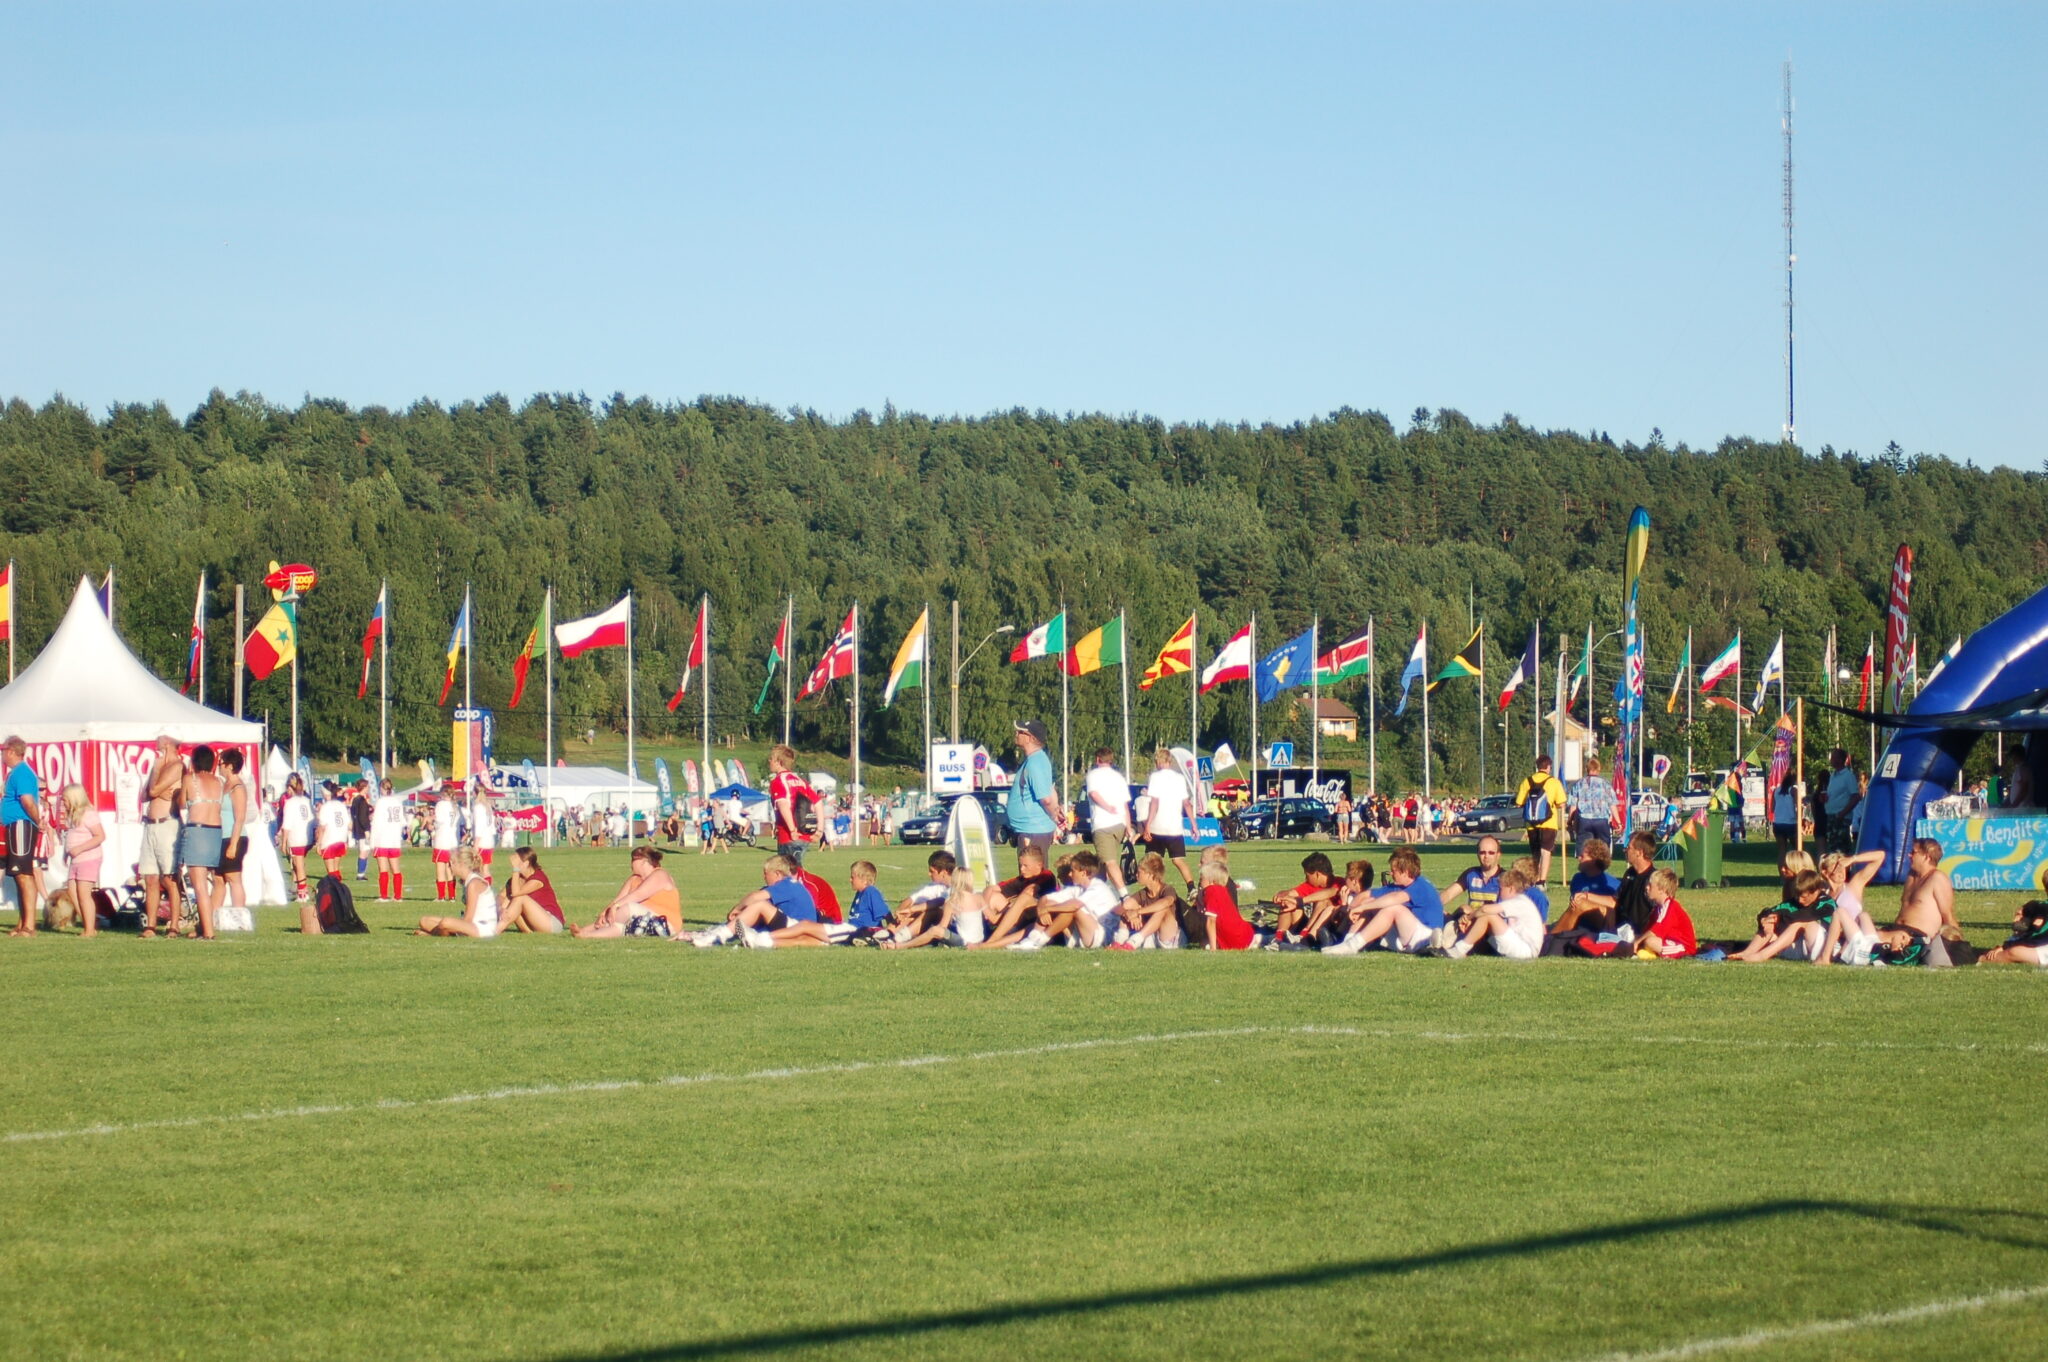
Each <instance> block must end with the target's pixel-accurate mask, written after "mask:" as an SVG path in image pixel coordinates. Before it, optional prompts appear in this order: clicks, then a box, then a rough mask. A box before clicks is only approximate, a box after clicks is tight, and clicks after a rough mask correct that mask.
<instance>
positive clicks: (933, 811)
mask: <svg viewBox="0 0 2048 1362" xmlns="http://www.w3.org/2000/svg"><path fill="white" fill-rule="evenodd" d="M1008 794H1009V791H1007V790H976V791H975V792H974V793H973V794H971V795H949V796H947V797H946V798H944V799H941V800H940V801H939V802H938V803H936V804H934V805H931V806H930V807H928V808H925V809H923V810H922V811H920V812H918V813H914V814H912V815H911V816H910V817H908V818H906V819H904V820H903V821H902V822H900V823H898V824H897V825H896V837H897V840H899V841H900V842H902V843H903V845H905V846H938V845H940V844H941V843H943V842H944V841H945V840H946V824H947V823H948V822H949V821H950V820H951V819H952V817H953V801H954V800H956V799H978V800H980V801H981V811H982V812H983V813H985V814H987V815H988V832H989V836H990V837H991V838H993V839H994V840H995V842H996V845H998V846H1007V845H1009V844H1010V843H1011V842H1014V841H1016V840H1017V839H1016V837H1015V836H1013V835H1012V834H1011V832H1010V816H1009V815H1008V814H1007V813H1005V812H1003V802H1004V800H1005V798H1006V797H1007V796H1008Z"/></svg>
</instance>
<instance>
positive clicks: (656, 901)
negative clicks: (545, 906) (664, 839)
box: [569, 846, 683, 941]
mask: <svg viewBox="0 0 2048 1362" xmlns="http://www.w3.org/2000/svg"><path fill="white" fill-rule="evenodd" d="M626 864H627V875H626V883H625V884H624V885H623V886H621V887H620V889H619V892H618V893H617V894H616V895H614V896H613V897H612V901H611V902H610V903H608V904H606V905H605V906H604V911H603V912H601V913H599V914H598V915H597V919H596V921H594V922H592V923H591V924H590V925H589V926H588V927H571V928H570V929H569V935H571V936H574V937H579V938H581V939H583V940H586V941H597V940H604V939H607V938H610V937H615V936H666V937H670V938H675V937H677V936H679V935H680V934H681V933H682V929H683V895H682V891H681V890H679V889H677V888H676V882H675V880H673V879H672V878H670V876H669V873H668V872H667V871H666V870H663V869H662V868H661V853H660V852H659V851H656V850H655V849H654V848H653V847H648V846H639V847H634V848H633V851H632V854H631V855H630V856H629V857H628V858H627V862H626Z"/></svg>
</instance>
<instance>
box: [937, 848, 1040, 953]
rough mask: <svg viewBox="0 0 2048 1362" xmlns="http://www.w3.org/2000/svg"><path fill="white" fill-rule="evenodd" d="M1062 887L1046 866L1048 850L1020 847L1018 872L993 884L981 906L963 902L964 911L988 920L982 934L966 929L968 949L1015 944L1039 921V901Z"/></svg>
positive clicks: (992, 948) (997, 947)
mask: <svg viewBox="0 0 2048 1362" xmlns="http://www.w3.org/2000/svg"><path fill="white" fill-rule="evenodd" d="M1059 887H1060V882H1059V880H1058V879H1057V878H1055V877H1054V876H1053V875H1052V874H1050V873H1048V872H1047V870H1046V868H1045V853H1044V852H1043V851H1041V850H1040V849H1039V848H1037V847H1035V846H1023V847H1019V848H1018V849H1017V873H1016V875H1015V876H1014V877H1013V878H1011V879H1007V880H1003V881H1001V882H999V883H997V884H995V885H992V886H990V888H989V890H988V892H987V893H986V894H985V895H983V897H982V902H981V904H980V905H979V906H978V907H974V908H969V907H967V906H965V905H962V906H961V907H960V909H959V911H960V912H961V913H966V912H969V911H977V912H980V913H981V914H982V916H983V918H984V919H985V921H986V922H987V931H986V933H985V934H983V935H979V936H977V934H976V933H973V932H968V933H963V935H965V936H967V938H968V943H967V948H968V949H969V950H996V949H1000V948H1001V947H1004V946H1011V945H1015V944H1016V943H1017V942H1019V941H1022V940H1023V939H1024V938H1025V937H1026V936H1028V935H1029V934H1030V933H1031V929H1032V928H1034V927H1036V926H1037V925H1038V901H1039V900H1040V899H1042V898H1044V897H1045V896H1046V895H1047V894H1050V893H1052V892H1053V890H1055V889H1057V888H1059Z"/></svg>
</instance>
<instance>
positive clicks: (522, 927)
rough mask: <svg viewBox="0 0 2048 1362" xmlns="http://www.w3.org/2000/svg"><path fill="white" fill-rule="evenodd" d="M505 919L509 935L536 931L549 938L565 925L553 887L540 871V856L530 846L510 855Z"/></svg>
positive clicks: (517, 849)
mask: <svg viewBox="0 0 2048 1362" xmlns="http://www.w3.org/2000/svg"><path fill="white" fill-rule="evenodd" d="M478 859H479V860H481V859H482V858H481V857H479V858H478ZM504 918H505V926H504V929H505V930H506V931H508V932H511V931H520V932H539V933H540V934H541V935H543V936H552V935H553V934H555V933H556V932H559V931H561V930H562V929H563V928H564V927H565V926H567V925H568V924H567V922H566V921H565V920H564V919H563V917H562V905H561V904H560V903H559V902H557V901H556V899H555V886H554V885H553V883H551V882H550V881H549V879H548V873H547V871H545V870H542V869H541V868H540V857H539V856H537V855H535V854H534V851H533V848H531V847H518V848H515V849H514V850H513V852H512V874H511V877H510V878H508V879H507V880H506V881H505V913H504Z"/></svg>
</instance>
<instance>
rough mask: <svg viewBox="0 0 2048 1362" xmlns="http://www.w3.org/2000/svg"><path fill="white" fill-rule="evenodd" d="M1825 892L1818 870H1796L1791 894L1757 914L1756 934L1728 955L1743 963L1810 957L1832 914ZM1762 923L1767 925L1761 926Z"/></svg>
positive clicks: (1824, 936)
mask: <svg viewBox="0 0 2048 1362" xmlns="http://www.w3.org/2000/svg"><path fill="white" fill-rule="evenodd" d="M1827 893H1828V882H1827V880H1826V879H1825V878H1823V877H1822V875H1821V873H1820V872H1819V871H1818V870H1802V871H1800V872H1799V873H1798V874H1796V875H1794V876H1793V877H1792V891H1791V897H1790V898H1789V899H1788V900H1787V901H1786V902H1784V903H1781V904H1779V905H1778V906H1777V907H1776V908H1772V909H1766V910H1765V911H1764V912H1763V913H1762V914H1761V915H1760V916H1759V920H1758V927H1757V934H1756V935H1755V936H1754V937H1752V938H1750V942H1749V944H1748V945H1746V946H1744V947H1743V948H1742V949H1741V950H1739V951H1737V952H1735V953H1734V954H1733V955H1731V956H1729V957H1728V958H1729V959H1730V960H1740V961H1741V962H1743V963H1744V964H1756V963H1758V962H1760V961H1764V960H1774V959H1776V958H1778V957H1779V956H1783V957H1784V958H1785V959H1787V960H1811V959H1813V957H1814V955H1815V954H1816V953H1818V952H1819V950H1820V947H1821V943H1822V942H1823V941H1824V940H1826V938H1827V933H1828V922H1829V920H1830V919H1832V918H1833V917H1834V915H1835V901H1834V900H1833V899H1831V898H1829V897H1828V896H1827ZM1766 922H1768V923H1769V925H1768V926H1765V925H1764V924H1765V923H1766Z"/></svg>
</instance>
